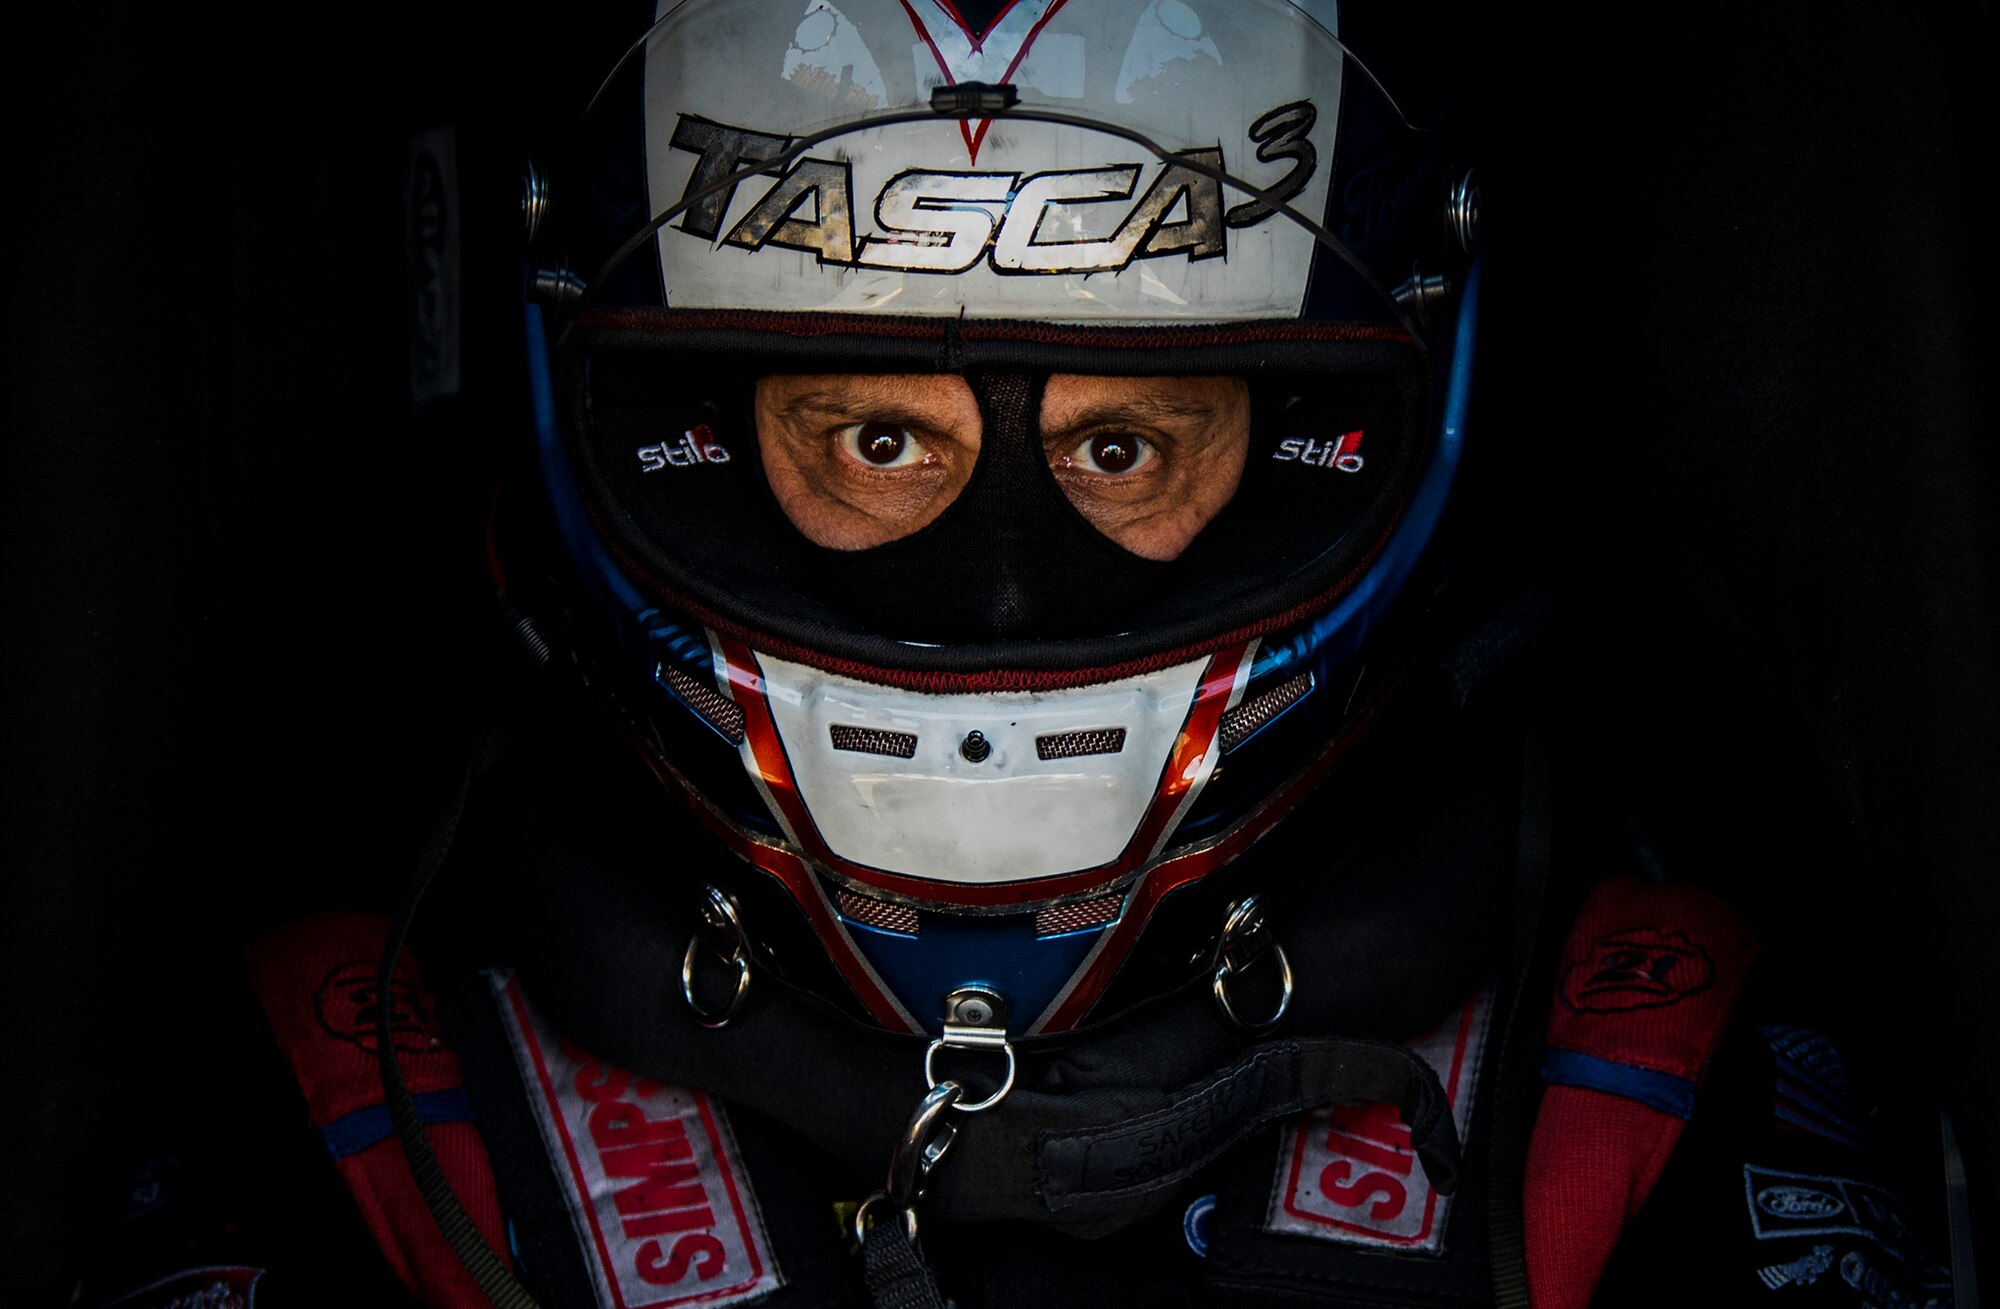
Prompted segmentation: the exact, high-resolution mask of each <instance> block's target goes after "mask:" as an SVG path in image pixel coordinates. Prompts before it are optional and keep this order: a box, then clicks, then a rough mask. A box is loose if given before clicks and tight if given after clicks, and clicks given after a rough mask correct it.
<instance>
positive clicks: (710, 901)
mask: <svg viewBox="0 0 2000 1309" xmlns="http://www.w3.org/2000/svg"><path fill="white" fill-rule="evenodd" d="M702 890H703V900H702V906H701V916H702V921H703V924H704V925H705V926H706V927H708V928H709V929H711V930H712V931H713V932H715V933H716V934H717V935H720V936H722V937H723V938H724V939H725V940H726V941H727V942H728V944H729V949H728V951H727V952H724V951H723V950H721V949H720V948H718V947H717V946H716V944H715V943H714V942H713V941H712V940H709V939H708V938H707V935H706V934H705V933H703V932H701V931H697V932H696V933H695V934H694V935H693V936H691V937H689V938H688V944H687V952H686V953H685V954H683V955H682V956H681V999H683V1000H685V1001H687V1007H688V1009H689V1010H690V1011H691V1012H692V1013H693V1014H694V1020H695V1021H696V1022H698V1023H700V1024H701V1025H702V1026H703V1027H708V1028H721V1027H727V1026H729V1022H730V1020H731V1019H733V1018H735V1017H736V1011H737V1010H738V1009H741V1008H742V1007H743V997H745V996H747V995H748V994H750V946H749V942H748V939H747V938H746V936H745V935H744V931H743V917H742V915H741V914H740V913H739V912H738V911H737V908H736V901H735V900H734V899H732V898H731V897H729V896H727V895H725V894H723V893H722V892H721V891H718V890H716V889H715V888H714V887H712V886H708V887H703V888H702ZM703 945H706V946H708V948H709V951H710V953H712V954H714V955H715V957H716V958H718V959H720V960H722V961H723V962H724V963H726V964H730V965H732V966H734V967H735V969H736V989H735V991H733V992H732V993H731V994H730V997H729V1003H728V1004H726V1005H724V1006H723V1007H722V1008H721V1010H719V1011H711V1010H707V1009H704V1008H702V1007H701V1002H700V1001H698V1000H696V999H695V998H694V959H695V952H696V950H697V948H698V947H700V946H703Z"/></svg>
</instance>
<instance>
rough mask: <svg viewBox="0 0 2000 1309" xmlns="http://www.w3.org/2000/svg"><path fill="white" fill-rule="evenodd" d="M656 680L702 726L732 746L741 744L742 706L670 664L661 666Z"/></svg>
mask: <svg viewBox="0 0 2000 1309" xmlns="http://www.w3.org/2000/svg"><path fill="white" fill-rule="evenodd" d="M657 676H658V677H659V679H660V680H661V681H662V682H665V683H666V684H667V686H668V688H669V689H670V690H672V691H673V693H674V694H675V695H677V696H679V697H680V698H681V703H682V704H685V705H686V706H687V707H688V708H690V709H692V710H694V712H695V713H696V714H697V715H699V716H700V717H701V720H702V721H703V722H705V723H707V724H708V725H709V726H710V727H713V728H714V729H715V730H716V731H718V732H720V733H722V734H723V735H724V736H726V737H728V738H729V743H730V744H731V745H742V744H743V707H742V706H741V705H739V704H737V703H736V702H735V701H734V700H731V699H730V698H729V697H728V696H726V695H724V694H723V693H722V692H720V691H718V690H716V689H715V688H714V687H712V686H708V685H706V684H704V683H702V682H698V681H696V680H695V679H694V678H692V677H690V676H688V674H686V673H684V672H682V671H681V670H680V669H678V668H676V667H674V666H673V665H672V664H668V663H663V664H661V665H660V666H659V672H658V674H657Z"/></svg>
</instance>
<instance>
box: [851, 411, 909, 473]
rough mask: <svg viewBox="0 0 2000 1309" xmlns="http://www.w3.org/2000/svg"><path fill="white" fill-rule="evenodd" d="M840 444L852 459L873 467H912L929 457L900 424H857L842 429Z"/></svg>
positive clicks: (907, 429) (880, 422) (878, 422)
mask: <svg viewBox="0 0 2000 1309" xmlns="http://www.w3.org/2000/svg"><path fill="white" fill-rule="evenodd" d="M840 443H841V448H842V449H843V450H844V451H845V452H846V453H847V455H848V456H849V457H850V458H852V459H853V460H854V461H855V462H856V463H860V464H864V465H866V466H867V467H870V468H911V467H914V466H916V465H918V464H921V463H923V462H925V461H926V460H927V459H929V458H930V454H929V452H928V451H926V450H925V449H924V445H923V442H921V441H919V440H917V438H916V437H915V436H913V435H911V434H910V429H909V428H907V427H904V426H903V425H902V424H901V423H889V422H882V421H879V420H878V421H875V422H868V423H856V424H854V425H853V426H852V427H846V428H843V429H841V432H840Z"/></svg>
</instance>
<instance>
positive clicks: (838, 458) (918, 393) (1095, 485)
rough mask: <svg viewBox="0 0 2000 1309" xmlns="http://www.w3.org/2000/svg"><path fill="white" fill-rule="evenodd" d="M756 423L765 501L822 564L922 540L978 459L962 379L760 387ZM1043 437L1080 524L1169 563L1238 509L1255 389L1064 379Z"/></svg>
mask: <svg viewBox="0 0 2000 1309" xmlns="http://www.w3.org/2000/svg"><path fill="white" fill-rule="evenodd" d="M756 412H757V437H758V442H759V449H760V451H761V452H762V455H763V460H764V466H765V468H766V470H767V472H768V475H769V477H770V483H771V491H772V493H773V494H774V495H775V496H776V497H777V500H778V503H779V505H780V506H781V507H782V508H783V509H784V511H785V514H786V516H787V517H789V518H790V519H791V520H792V523H793V525H794V526H796V527H797V528H798V529H799V531H800V532H802V533H803V534H804V535H805V536H806V537H807V538H808V539H809V540H811V541H813V542H815V543H816V544H818V545H822V546H826V547H828V548H830V549H835V550H865V549H868V548H870V547H872V546H877V545H883V544H886V543H887V542H890V541H894V540H898V539H900V538H902V537H905V536H908V535H909V534H910V533H912V532H915V531H917V530H919V529H921V528H923V527H924V526H926V525H927V524H929V523H930V522H931V521H932V520H934V519H935V518H936V517H937V516H938V515H939V514H941V513H943V512H944V510H945V508H946V507H947V506H949V505H950V504H951V502H952V501H953V500H954V499H956V498H957V497H958V494H959V493H960V492H961V491H963V490H964V489H965V484H966V482H967V481H968V480H969V479H970V478H971V476H972V468H973V464H974V463H975V462H976V461H977V459H978V457H979V441H980V416H979V405H978V402H977V401H976V400H975V399H974V397H973V394H972V388H971V387H969V386H968V385H966V383H965V380H964V379H963V378H961V377H957V376H951V375H941V374H883V375H872V374H817V375H797V374H793V375H778V376H772V377H766V378H763V379H761V380H760V381H759V382H758V383H757V398H756ZM1041 429H1042V437H1043V445H1044V449H1045V450H1046V452H1047V454H1048V458H1049V465H1050V469H1051V471H1052V472H1053V473H1054V475H1055V477H1056V480H1057V482H1058V483H1059V484H1060V485H1061V486H1062V489H1063V492H1064V494H1065V495H1067V496H1068V497H1069V500H1070V503H1071V504H1073V505H1075V506H1076V509H1077V511H1078V512H1079V513H1081V514H1082V515H1083V516H1084V517H1085V518H1086V519H1088V520H1089V521H1090V522H1091V524H1092V525H1093V526H1095V527H1096V528H1097V529H1098V530H1099V531H1101V532H1103V533H1104V534H1105V535H1106V536H1109V537H1110V538H1111V539H1112V540H1114V541H1116V542H1118V544H1120V545H1122V546H1124V547H1125V548H1126V549H1127V550H1130V551H1132V552H1133V553H1134V554H1137V555H1140V556H1143V557H1144V558H1148V559H1156V560H1168V559H1173V558H1175V557H1177V556H1178V555H1179V554H1180V553H1181V552H1182V551H1183V550H1185V549H1186V548H1187V547H1188V545H1189V543H1190V542H1192V541H1193V540H1194V538H1195V537H1196V536H1197V535H1198V534H1199V533H1200V532H1201V530H1202V528H1204V527H1206V526H1207V525H1208V524H1209V522H1210V521H1211V520H1213V519H1214V517H1215V515H1216V514H1218V513H1219V512H1221V510H1222V507H1223V506H1224V505H1226V504H1228V503H1229V501H1230V499H1231V498H1232V497H1233V496H1234V495H1235V494H1236V487H1237V485H1238V483H1239V482H1240V481H1241V480H1242V476H1243V465H1244V460H1245V459H1246V458H1247V456H1248V452H1249V445H1250V393H1249V387H1248V386H1247V385H1246V384H1245V383H1244V382H1243V380H1242V379H1240V378H1234V377H1094V376H1084V375H1081V374H1073V373H1058V374H1056V375H1054V376H1052V377H1050V379H1049V382H1048V386H1047V387H1046V389H1045V390H1044V392H1043V397H1042V410H1041Z"/></svg>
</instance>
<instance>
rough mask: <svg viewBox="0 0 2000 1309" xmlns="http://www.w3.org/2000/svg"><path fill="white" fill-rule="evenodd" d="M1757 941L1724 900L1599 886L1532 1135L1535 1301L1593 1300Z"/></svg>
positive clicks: (1578, 940) (1568, 976)
mask: <svg viewBox="0 0 2000 1309" xmlns="http://www.w3.org/2000/svg"><path fill="white" fill-rule="evenodd" d="M1755 953H1756V942H1755V939H1754V938H1753V936H1752V935H1751V932H1750V929H1749V927H1748V926H1747V925H1746V924H1745V923H1744V922H1743V920H1742V919H1741V918H1739V917H1738V916H1737V915H1736V913H1735V911H1734V910H1732V909H1730V908H1729V906H1728V905H1726V904H1724V903H1723V902H1722V901H1721V900H1720V899H1718V898H1717V897H1716V896H1714V895H1712V894H1710V893H1709V892H1707V891H1703V890H1701V889H1699V888H1697V887H1691V886H1659V885H1651V884H1648V883H1644V882H1640V881H1638V880H1636V879H1632V878H1617V879H1614V880H1612V881H1608V882H1604V883H1601V884H1600V885H1598V886H1597V887H1596V888H1595V889H1594V890H1593V891H1592V892H1591V894H1590V898H1589V899H1588V900H1586V901H1585V902H1584V907H1583V912H1582V913H1581V914H1580V915H1578V917H1577V920H1576V925H1575V926H1574V927H1573V928H1571V930H1570V936H1569V943H1568V945H1567V946H1566V947H1565V948H1564V951H1563V959H1562V964H1561V970H1560V973H1559V975H1558V976H1557V979H1556V999H1555V1003H1554V1005H1553V1006H1552V1008H1551V1011H1550V1014H1549V1028H1548V1055H1547V1058H1546V1060H1545V1061H1544V1063H1543V1066H1542V1077H1543V1080H1545V1081H1546V1082H1547V1083H1548V1090H1547V1091H1546V1093H1545V1094H1544V1095H1543V1097H1542V1108H1541V1113H1540V1114H1539V1115H1538V1116H1537V1118H1536V1120H1535V1128H1534V1134H1533V1136H1532V1137H1531V1138H1530V1140H1529V1143H1528V1165H1527V1254H1528V1284H1529V1288H1530V1290H1531V1291H1532V1292H1533V1296H1534V1304H1535V1309H1583V1306H1585V1305H1587V1304H1588V1303H1589V1302H1590V1297H1591V1293H1592V1292H1593V1291H1595V1290H1596V1287H1597V1282H1598V1279H1599V1278H1600V1277H1602V1276H1603V1273H1604V1267H1605V1264H1606V1263H1607V1262H1608V1261H1609V1260H1610V1258H1611V1251H1612V1248H1613V1247H1614V1246H1616V1245H1617V1243H1618V1237H1619V1233H1620V1232H1622V1231H1623V1230H1624V1228H1625V1226H1626V1224H1627V1223H1629V1222H1630V1221H1631V1220H1632V1218H1633V1216H1634V1215H1636V1214H1637V1213H1638V1212H1639V1208H1640V1206H1641V1205H1643V1204H1644V1203H1645V1202H1646V1197H1647V1196H1648V1195H1649V1194H1651V1193H1652V1189H1653V1185H1654V1183H1656V1182H1657V1181H1659V1178H1660V1173H1661V1171H1662V1170H1663V1169H1664V1168H1665V1167H1666V1163H1667V1159H1668V1158H1669V1156H1671V1155H1672V1154H1673V1151H1674V1146H1675V1145H1676V1144H1677V1143H1678V1142H1679V1140H1680V1135H1681V1130H1682V1128H1683V1126H1684V1125H1685V1123H1686V1120H1687V1119H1688V1117H1690V1116H1691V1115H1692V1114H1693V1113H1694V1104H1695V1092H1696V1090H1697V1088H1698V1087H1699V1085H1700V1083H1701V1079H1702V1074H1703V1073H1704V1072H1705V1071H1706V1069H1707V1067H1708V1062H1709V1059H1710V1058H1711V1057H1712V1056H1713V1055H1714V1053H1715V1050H1716V1047H1717V1045H1718V1044H1720V1042H1721V1040H1722V1033H1723V1029H1724V1028H1725V1027H1726V1026H1727V1025H1728V1022H1729V1015H1730V1012H1731V1010H1733V1009H1734V1008H1735V1005H1736V999H1737V996H1738V995H1739V994H1741V992H1742V989H1743V983H1744V979H1745V978H1746V976H1747V975H1748V973H1749V967H1750V961H1751V958H1752V956H1754V955H1755Z"/></svg>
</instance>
